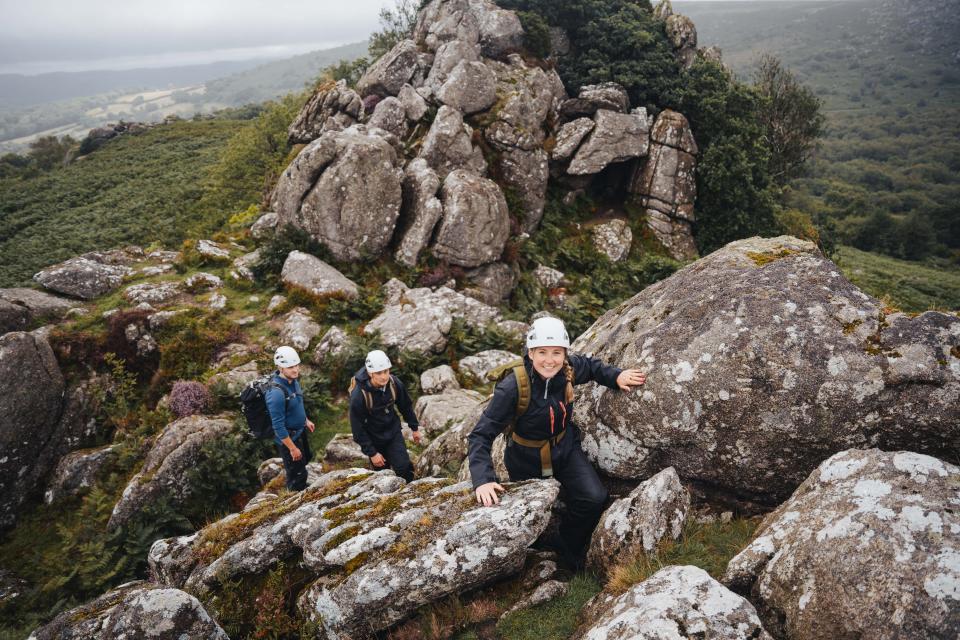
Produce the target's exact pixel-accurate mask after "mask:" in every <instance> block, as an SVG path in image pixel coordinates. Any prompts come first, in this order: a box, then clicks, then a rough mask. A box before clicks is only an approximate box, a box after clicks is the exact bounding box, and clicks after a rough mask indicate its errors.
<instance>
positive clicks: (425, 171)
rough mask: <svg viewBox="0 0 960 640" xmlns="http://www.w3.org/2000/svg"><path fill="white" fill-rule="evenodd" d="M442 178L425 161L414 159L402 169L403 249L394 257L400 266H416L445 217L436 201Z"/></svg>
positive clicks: (400, 247) (398, 249)
mask: <svg viewBox="0 0 960 640" xmlns="http://www.w3.org/2000/svg"><path fill="white" fill-rule="evenodd" d="M439 189H440V178H439V176H437V172H436V171H434V170H433V169H431V168H430V165H428V164H427V161H426V160H424V159H423V158H416V159H414V160H411V161H410V162H409V163H408V164H407V166H406V168H405V169H404V170H403V209H402V210H401V221H402V225H403V231H402V236H401V239H400V246H398V247H397V252H396V254H395V255H394V258H395V259H396V261H397V262H399V263H400V264H404V265H406V266H408V267H414V266H416V264H417V258H418V257H419V256H420V252H421V251H423V249H424V248H425V247H426V246H427V244H428V243H429V242H430V237H431V236H432V235H433V229H434V227H435V226H437V222H438V221H439V220H440V216H442V215H443V205H441V204H440V199H439V198H437V191H439Z"/></svg>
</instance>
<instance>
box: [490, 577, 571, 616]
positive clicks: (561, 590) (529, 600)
mask: <svg viewBox="0 0 960 640" xmlns="http://www.w3.org/2000/svg"><path fill="white" fill-rule="evenodd" d="M569 590H570V583H568V582H561V581H560V580H547V581H545V582H542V583H540V584H539V585H537V586H536V587H535V588H534V589H533V591H532V592H531V593H530V594H529V595H527V596H526V597H524V598H521V599H520V600H519V601H518V602H517V603H516V604H515V605H513V606H512V607H510V608H509V609H507V610H506V611H505V612H504V613H503V615H501V616H500V619H501V620H503V619H504V618H505V617H507V616H508V615H510V614H511V613H513V612H514V611H520V610H521V609H532V608H533V607H535V606H537V605H540V604H543V603H544V602H549V601H550V600H554V599H556V598H562V597H563V596H565V595H567V592H568V591H569Z"/></svg>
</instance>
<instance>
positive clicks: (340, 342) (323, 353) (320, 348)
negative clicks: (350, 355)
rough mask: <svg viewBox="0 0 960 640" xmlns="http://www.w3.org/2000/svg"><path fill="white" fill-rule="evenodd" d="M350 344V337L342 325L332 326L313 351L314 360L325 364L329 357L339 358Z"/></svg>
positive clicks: (316, 362)
mask: <svg viewBox="0 0 960 640" xmlns="http://www.w3.org/2000/svg"><path fill="white" fill-rule="evenodd" d="M349 346H350V337H349V336H348V335H347V334H346V332H344V330H343V329H341V328H340V327H330V328H329V329H327V332H326V333H324V334H323V336H321V338H320V342H318V343H317V348H316V349H314V351H313V362H314V363H315V364H323V363H324V362H325V361H326V360H327V358H337V357H339V356H340V355H342V354H343V353H344V352H345V351H346V350H347V348H348V347H349Z"/></svg>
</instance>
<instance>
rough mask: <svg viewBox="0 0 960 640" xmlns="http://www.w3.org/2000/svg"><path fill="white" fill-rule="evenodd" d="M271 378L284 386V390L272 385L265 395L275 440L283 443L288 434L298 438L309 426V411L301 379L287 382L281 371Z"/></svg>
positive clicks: (291, 437) (292, 437) (294, 438)
mask: <svg viewBox="0 0 960 640" xmlns="http://www.w3.org/2000/svg"><path fill="white" fill-rule="evenodd" d="M270 380H271V382H273V383H275V384H277V385H279V386H281V387H283V390H281V389H278V388H277V387H270V388H269V389H268V390H267V392H266V393H265V394H264V397H263V399H264V400H265V401H266V403H267V412H269V413H270V421H271V422H272V423H273V441H274V442H276V443H277V444H282V442H283V439H284V438H286V437H287V436H290V439H292V440H296V439H297V438H299V437H300V434H301V433H303V430H304V428H306V426H307V413H306V411H305V410H304V408H303V391H302V390H301V389H300V381H299V380H294V381H293V382H287V379H286V378H284V377H283V376H281V375H280V372H279V371H275V372H274V374H273V377H272V378H270ZM284 390H285V391H286V393H287V398H288V399H287V400H285V399H284V395H283V393H284Z"/></svg>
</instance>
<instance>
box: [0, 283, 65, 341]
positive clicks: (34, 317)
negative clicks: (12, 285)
mask: <svg viewBox="0 0 960 640" xmlns="http://www.w3.org/2000/svg"><path fill="white" fill-rule="evenodd" d="M77 306H78V305H77V303H76V302H73V301H72V300H66V299H64V298H60V297H57V296H53V295H50V294H49V293H45V292H43V291H37V290H36V289H21V288H16V289H0V335H3V334H4V333H7V332H8V331H24V330H25V329H27V328H28V327H29V326H30V325H33V324H37V323H40V322H44V321H51V320H59V319H60V318H63V317H64V315H66V313H67V312H68V311H70V310H71V309H75V308H77Z"/></svg>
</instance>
